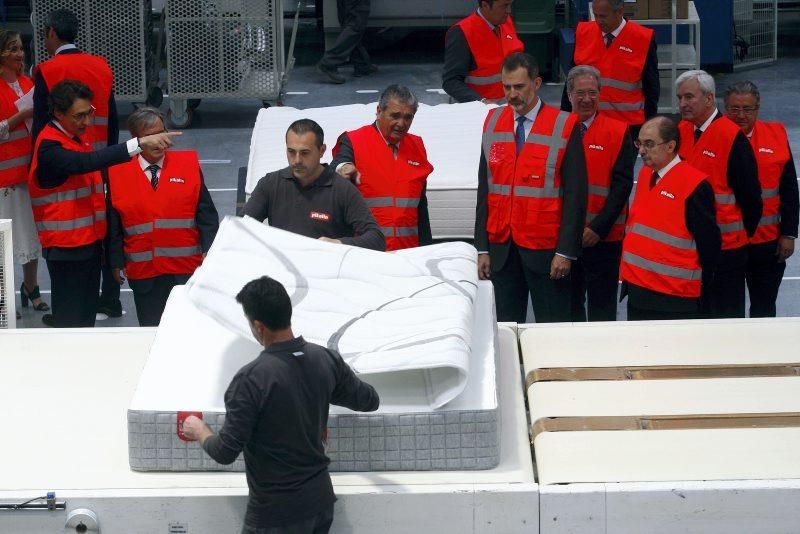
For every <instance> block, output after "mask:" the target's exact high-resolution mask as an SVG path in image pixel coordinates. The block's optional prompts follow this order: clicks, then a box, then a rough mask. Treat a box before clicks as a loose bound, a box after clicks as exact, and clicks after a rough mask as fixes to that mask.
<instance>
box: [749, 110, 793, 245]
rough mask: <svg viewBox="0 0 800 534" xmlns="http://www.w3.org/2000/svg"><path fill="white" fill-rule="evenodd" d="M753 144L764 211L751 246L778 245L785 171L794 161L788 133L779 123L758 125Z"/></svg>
mask: <svg viewBox="0 0 800 534" xmlns="http://www.w3.org/2000/svg"><path fill="white" fill-rule="evenodd" d="M750 144H751V145H752V146H753V152H755V154H756V161H757V162H758V179H759V181H760V182H761V199H762V200H763V201H764V210H763V211H762V213H761V220H760V221H759V223H758V229H757V230H756V233H755V234H753V237H751V238H750V242H751V243H766V242H767V241H775V240H776V239H778V237H780V235H781V229H780V223H781V197H780V185H781V175H782V174H783V168H784V167H785V166H786V163H787V162H788V161H789V158H790V157H791V152H789V138H788V137H787V135H786V129H785V128H784V127H783V124H781V123H779V122H763V121H756V125H755V127H754V128H753V135H751V136H750Z"/></svg>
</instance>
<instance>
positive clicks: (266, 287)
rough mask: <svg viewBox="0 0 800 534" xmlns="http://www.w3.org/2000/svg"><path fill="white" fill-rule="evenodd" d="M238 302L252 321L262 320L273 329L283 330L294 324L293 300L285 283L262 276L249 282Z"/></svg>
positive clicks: (239, 295)
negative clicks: (287, 291)
mask: <svg viewBox="0 0 800 534" xmlns="http://www.w3.org/2000/svg"><path fill="white" fill-rule="evenodd" d="M236 302H238V303H239V304H241V305H242V308H244V314H245V315H246V316H247V318H248V319H250V320H251V321H261V322H262V323H264V326H266V327H267V328H269V329H270V330H272V331H273V332H274V331H276V330H283V329H284V328H289V327H290V326H291V325H292V301H291V299H289V294H288V293H286V289H285V288H284V287H283V284H281V283H280V282H278V281H277V280H274V279H272V278H270V277H269V276H262V277H261V278H256V279H255V280H251V281H249V282H247V283H246V284H245V285H244V287H243V288H242V290H241V291H239V294H238V295H236Z"/></svg>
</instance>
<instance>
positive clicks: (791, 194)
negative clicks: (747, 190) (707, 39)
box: [725, 81, 800, 317]
mask: <svg viewBox="0 0 800 534" xmlns="http://www.w3.org/2000/svg"><path fill="white" fill-rule="evenodd" d="M760 102H761V95H760V93H759V91H758V87H756V85H755V84H754V83H753V82H750V81H745V82H739V83H735V84H733V85H732V86H730V87H729V88H728V90H727V91H725V113H726V114H727V115H728V118H729V119H730V120H732V121H733V122H735V123H736V124H737V126H739V127H740V128H741V129H742V132H743V133H744V134H745V135H746V136H747V138H748V140H749V141H750V144H751V145H752V146H753V152H754V153H755V156H756V162H757V163H758V179H759V181H760V182H761V199H762V201H763V202H764V210H763V213H762V214H761V219H760V220H759V222H758V228H757V229H756V232H755V233H754V234H753V235H752V236H751V237H750V243H749V244H748V245H747V248H748V251H747V267H746V268H745V281H746V282H747V290H748V293H749V294H750V317H775V315H776V314H777V309H776V305H775V302H776V300H777V298H778V288H779V287H780V285H781V280H782V279H783V273H784V271H785V270H786V260H787V259H788V258H789V256H791V255H792V254H793V253H794V241H795V239H796V238H797V226H798V211H800V201H799V200H798V193H797V171H796V170H795V166H794V159H793V158H792V151H791V149H790V147H789V138H788V136H787V135H786V128H785V127H784V126H783V124H781V123H780V122H765V121H762V120H759V119H758V109H759V106H760Z"/></svg>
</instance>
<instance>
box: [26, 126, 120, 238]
mask: <svg viewBox="0 0 800 534" xmlns="http://www.w3.org/2000/svg"><path fill="white" fill-rule="evenodd" d="M42 141H56V142H57V143H59V144H60V145H61V146H62V147H63V148H64V149H65V150H71V151H73V152H92V147H91V145H89V143H87V142H85V141H84V142H78V141H76V140H75V139H73V138H72V137H70V136H68V135H67V134H65V133H64V132H62V131H61V130H59V129H58V128H56V127H55V126H53V125H52V124H48V125H47V126H45V127H44V128H43V129H42V131H41V132H40V133H39V137H37V138H36V145H35V146H34V148H33V161H32V163H31V169H30V174H29V175H28V188H29V191H30V195H31V205H32V206H33V218H34V220H35V221H36V229H37V230H38V231H39V241H40V242H41V243H42V247H44V248H48V247H65V248H74V247H80V246H83V245H89V244H91V243H94V242H95V241H98V240H101V239H103V238H104V237H105V235H106V202H105V193H104V189H103V179H102V177H101V175H100V171H92V172H87V173H84V174H73V175H72V176H70V177H69V178H67V180H66V181H65V182H64V183H63V184H61V185H59V186H58V187H51V188H49V189H43V188H41V187H39V180H38V177H37V176H36V169H37V167H38V165H39V145H41V144H42Z"/></svg>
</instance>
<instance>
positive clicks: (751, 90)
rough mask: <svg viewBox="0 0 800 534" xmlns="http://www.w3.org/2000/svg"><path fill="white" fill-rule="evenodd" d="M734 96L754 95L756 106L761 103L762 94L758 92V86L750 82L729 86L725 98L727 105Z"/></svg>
mask: <svg viewBox="0 0 800 534" xmlns="http://www.w3.org/2000/svg"><path fill="white" fill-rule="evenodd" d="M732 95H753V97H755V99H756V104H759V103H761V92H760V91H759V90H758V86H757V85H756V84H754V83H753V82H751V81H750V80H745V81H743V82H737V83H735V84H733V85H729V86H728V88H727V89H726V90H725V96H724V97H723V100H724V101H725V104H727V103H728V99H729V98H730V97H731V96H732Z"/></svg>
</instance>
